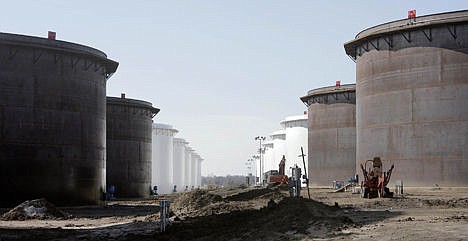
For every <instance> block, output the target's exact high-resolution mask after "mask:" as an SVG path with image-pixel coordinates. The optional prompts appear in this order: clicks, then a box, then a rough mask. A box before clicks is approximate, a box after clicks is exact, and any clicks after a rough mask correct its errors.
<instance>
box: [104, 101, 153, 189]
mask: <svg viewBox="0 0 468 241" xmlns="http://www.w3.org/2000/svg"><path fill="white" fill-rule="evenodd" d="M158 112H159V109H156V108H153V106H152V104H151V103H149V102H146V101H141V100H133V99H126V98H117V97H107V120H106V123H107V127H106V129H107V135H106V136H107V161H106V174H107V177H106V182H107V186H108V187H109V186H110V185H113V186H115V188H116V196H117V197H149V194H150V188H151V145H152V144H151V140H152V137H151V136H152V135H151V132H152V127H151V126H152V123H153V121H152V119H153V117H154V115H156V114H157V113H158Z"/></svg>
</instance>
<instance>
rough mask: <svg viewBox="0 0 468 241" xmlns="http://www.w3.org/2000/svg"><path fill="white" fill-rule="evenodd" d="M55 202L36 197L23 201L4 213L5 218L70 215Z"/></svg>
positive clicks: (61, 216) (50, 217) (55, 217)
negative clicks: (56, 205)
mask: <svg viewBox="0 0 468 241" xmlns="http://www.w3.org/2000/svg"><path fill="white" fill-rule="evenodd" d="M69 216H70V215H68V214H67V213H65V212H62V211H61V210H59V209H58V208H57V207H55V205H54V204H52V203H50V202H48V201H47V200H45V199H43V198H42V199H34V200H29V201H25V202H23V203H21V204H20V205H18V206H16V207H14V208H13V209H11V210H10V211H8V212H7V213H5V214H3V215H2V219H3V220H7V221H8V220H27V219H64V218H67V217H69Z"/></svg>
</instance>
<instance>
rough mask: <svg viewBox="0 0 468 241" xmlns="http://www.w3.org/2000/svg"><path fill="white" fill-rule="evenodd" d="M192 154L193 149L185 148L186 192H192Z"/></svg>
mask: <svg viewBox="0 0 468 241" xmlns="http://www.w3.org/2000/svg"><path fill="white" fill-rule="evenodd" d="M192 153H193V149H192V148H191V147H189V146H187V147H186V148H185V167H184V173H185V174H184V177H185V178H184V181H185V184H184V191H185V190H188V191H190V188H191V187H192V171H191V170H192V166H193V165H192Z"/></svg>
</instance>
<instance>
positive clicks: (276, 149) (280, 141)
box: [270, 130, 289, 171]
mask: <svg viewBox="0 0 468 241" xmlns="http://www.w3.org/2000/svg"><path fill="white" fill-rule="evenodd" d="M270 138H271V141H272V142H273V163H274V165H275V166H276V169H278V166H279V163H280V161H281V159H282V158H283V155H284V156H286V131H285V130H279V131H275V132H273V133H271V134H270ZM288 161H289V160H286V164H287V163H288ZM285 171H287V170H285Z"/></svg>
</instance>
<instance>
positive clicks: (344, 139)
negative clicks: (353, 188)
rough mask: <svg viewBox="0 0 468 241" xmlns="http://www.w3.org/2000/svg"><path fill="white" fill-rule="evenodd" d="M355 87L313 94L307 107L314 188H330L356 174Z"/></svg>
mask: <svg viewBox="0 0 468 241" xmlns="http://www.w3.org/2000/svg"><path fill="white" fill-rule="evenodd" d="M355 88H356V86H355V85H354V84H350V85H341V86H331V87H324V88H319V89H315V90H311V91H309V92H308V93H307V95H306V96H304V97H301V100H302V102H304V104H306V105H307V106H308V114H309V118H308V129H309V132H308V146H309V150H308V152H309V157H308V164H309V166H308V175H309V180H310V183H311V184H312V185H318V186H331V185H332V182H333V181H335V180H336V181H345V182H346V181H347V180H348V179H349V178H350V177H353V176H354V175H355V174H356V171H355V165H356V115H355V112H356V92H355Z"/></svg>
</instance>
